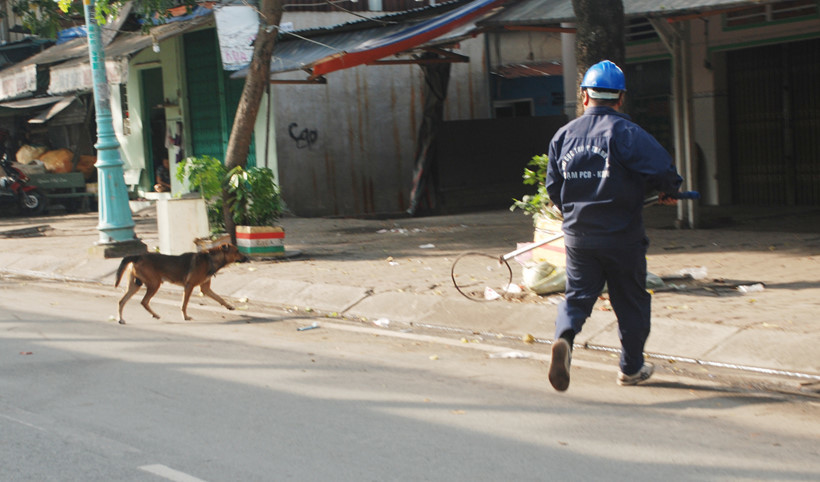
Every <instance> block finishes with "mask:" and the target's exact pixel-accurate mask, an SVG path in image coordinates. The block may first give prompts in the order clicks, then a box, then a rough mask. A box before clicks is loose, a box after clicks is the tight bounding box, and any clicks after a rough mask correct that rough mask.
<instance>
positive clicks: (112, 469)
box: [0, 277, 820, 481]
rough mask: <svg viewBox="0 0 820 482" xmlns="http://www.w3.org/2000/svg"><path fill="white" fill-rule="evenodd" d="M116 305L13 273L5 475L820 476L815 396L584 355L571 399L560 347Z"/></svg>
mask: <svg viewBox="0 0 820 482" xmlns="http://www.w3.org/2000/svg"><path fill="white" fill-rule="evenodd" d="M119 295H120V292H119V291H116V290H114V289H113V288H110V287H102V286H101V287H93V286H87V285H72V284H67V283H63V282H48V281H35V280H22V279H18V278H8V277H6V278H0V480H3V481H18V480H32V481H34V480H36V481H45V480H83V481H94V480H101V481H102V480H105V481H112V480H146V481H161V480H173V481H195V480H205V481H234V480H243V481H255V480H260V481H268V480H271V481H275V480H298V481H312V480H317V481H318V480H322V481H329V480H333V481H348V480H350V481H353V480H356V481H364V480H379V481H382V480H412V481H415V480H435V481H438V480H441V481H445V480H446V481H453V480H488V481H499V480H505V481H522V480H627V479H628V480H698V481H702V480H818V479H820V443H818V438H817V434H818V433H820V404H818V403H817V401H816V400H812V399H810V398H807V397H797V396H791V395H785V394H778V393H769V392H761V391H753V390H741V389H738V388H737V387H733V386H728V385H725V384H723V383H721V382H720V381H719V380H718V381H709V380H702V379H699V378H697V377H687V376H681V375H680V374H676V373H669V372H660V373H658V374H657V375H656V376H655V377H654V378H653V380H652V381H651V383H650V384H648V385H646V386H640V387H619V386H617V385H616V384H615V373H616V370H617V362H616V360H615V359H614V358H612V357H610V356H609V355H601V354H594V353H586V352H584V353H579V354H577V355H576V359H575V360H574V361H573V380H572V385H571V386H570V389H569V391H568V392H566V393H563V394H559V393H556V392H554V391H552V389H551V388H550V387H549V385H548V383H547V381H546V367H547V364H546V362H545V361H544V360H545V354H546V347H538V346H536V347H527V346H523V347H522V346H503V345H501V344H499V343H498V342H497V341H496V340H479V339H477V338H475V337H467V338H464V339H461V335H456V336H444V335H434V334H429V333H421V332H415V331H414V332H400V331H394V330H389V329H384V328H380V327H378V326H375V325H374V324H373V323H366V322H354V321H345V320H339V319H327V318H323V319H316V318H314V317H312V314H311V313H309V312H308V313H306V312H288V311H273V310H270V309H267V308H265V309H263V308H262V307H254V306H248V307H247V309H239V310H237V311H233V312H229V311H226V310H224V309H223V308H222V307H220V306H218V305H217V304H216V303H215V302H212V301H211V300H207V299H203V298H196V299H195V300H193V301H192V305H191V307H190V308H189V310H190V313H191V314H192V316H193V317H194V320H193V321H191V322H182V321H181V318H180V315H179V310H178V304H179V299H177V297H176V296H165V295H164V294H161V295H160V296H158V297H157V298H155V301H154V302H153V303H152V305H153V306H154V309H155V310H156V311H158V312H159V313H160V314H161V315H162V317H163V318H162V319H160V320H154V319H152V318H150V316H149V315H148V314H147V313H146V312H145V311H144V310H143V309H142V308H141V307H140V306H139V303H138V300H139V297H140V295H139V294H138V295H137V296H136V297H135V298H134V299H133V300H132V301H131V302H130V303H129V305H128V306H127V307H126V312H125V315H126V319H127V320H128V324H127V325H118V324H117V323H116V322H114V321H113V315H114V314H115V312H116V306H115V305H116V300H117V299H118V297H119ZM242 308H245V306H242ZM313 323H317V324H318V328H315V329H309V330H303V331H299V330H298V328H300V327H306V326H310V325H311V324H313ZM511 353H519V354H521V355H522V356H526V357H529V358H504V357H503V356H505V355H508V354H511ZM492 356H500V357H499V358H494V357H492Z"/></svg>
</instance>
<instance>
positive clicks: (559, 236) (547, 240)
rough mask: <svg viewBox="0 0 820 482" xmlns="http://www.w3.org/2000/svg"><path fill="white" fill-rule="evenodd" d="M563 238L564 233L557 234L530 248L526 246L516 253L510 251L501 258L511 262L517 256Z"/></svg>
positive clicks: (531, 245)
mask: <svg viewBox="0 0 820 482" xmlns="http://www.w3.org/2000/svg"><path fill="white" fill-rule="evenodd" d="M563 237H564V233H560V234H556V235H555V236H551V237H549V238H546V239H542V240H541V241H538V242H537V243H535V244H530V245H528V246H524V247H523V248H518V249H516V250H515V251H510V252H509V253H507V254H505V255H503V256H501V259H503V260H504V261H509V260H511V259H513V258H515V257H516V256H518V255H519V254H524V253H526V252H527V251H532V250H533V249H535V248H540V247H541V246H543V245H545V244H549V243H551V242H553V241H555V240H556V239H561V238H563Z"/></svg>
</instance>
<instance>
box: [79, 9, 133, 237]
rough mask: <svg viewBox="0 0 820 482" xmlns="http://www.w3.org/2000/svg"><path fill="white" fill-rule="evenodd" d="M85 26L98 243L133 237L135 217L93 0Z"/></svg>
mask: <svg viewBox="0 0 820 482" xmlns="http://www.w3.org/2000/svg"><path fill="white" fill-rule="evenodd" d="M83 10H84V13H85V24H86V27H87V28H88V53H89V55H90V58H91V75H92V79H93V82H94V107H95V109H96V112H97V143H96V144H94V147H95V148H96V149H97V162H96V164H94V166H95V167H96V168H97V189H98V192H99V203H98V206H99V207H98V211H99V219H100V223H99V224H98V225H97V230H99V232H100V240H99V243H98V244H113V243H119V242H125V241H134V240H135V239H136V235H135V234H134V219H133V218H132V217H131V208H130V206H129V205H128V188H127V187H126V186H125V178H124V177H123V170H122V164H123V163H122V160H121V159H120V151H119V149H120V143H119V141H117V136H116V134H115V133H114V123H113V122H112V120H111V119H112V117H111V91H110V89H109V88H108V79H107V77H106V73H105V52H104V50H103V45H102V41H101V40H100V26H99V25H98V24H97V19H96V15H95V4H94V0H83Z"/></svg>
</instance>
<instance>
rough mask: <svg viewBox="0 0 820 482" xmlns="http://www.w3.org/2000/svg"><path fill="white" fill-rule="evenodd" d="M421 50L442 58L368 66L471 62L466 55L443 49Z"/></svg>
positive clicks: (379, 61)
mask: <svg viewBox="0 0 820 482" xmlns="http://www.w3.org/2000/svg"><path fill="white" fill-rule="evenodd" d="M421 50H423V51H425V52H430V53H434V54H437V55H440V56H441V57H439V58H436V59H420V58H418V57H413V58H410V59H393V60H374V61H372V62H368V63H367V65H407V64H453V63H468V62H470V57H467V56H466V55H460V54H457V53H455V52H451V51H449V50H444V49H441V48H436V47H429V48H424V49H421Z"/></svg>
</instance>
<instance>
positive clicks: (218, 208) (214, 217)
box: [176, 156, 230, 249]
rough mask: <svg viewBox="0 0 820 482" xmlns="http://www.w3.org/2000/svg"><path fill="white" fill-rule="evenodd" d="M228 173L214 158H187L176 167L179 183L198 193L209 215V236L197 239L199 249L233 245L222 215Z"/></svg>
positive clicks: (195, 241)
mask: <svg viewBox="0 0 820 482" xmlns="http://www.w3.org/2000/svg"><path fill="white" fill-rule="evenodd" d="M226 174H227V171H226V170H225V166H224V165H223V164H222V162H221V161H220V160H219V159H217V158H215V157H212V156H200V157H186V158H185V159H183V160H182V161H181V162H180V163H179V164H177V172H176V178H177V180H179V181H180V182H182V183H185V185H186V186H187V188H188V189H190V190H191V191H196V192H199V194H200V197H201V198H202V199H203V201H204V202H205V207H206V210H207V213H208V227H209V230H210V236H209V237H207V238H197V239H196V240H194V243H195V244H196V245H197V246H198V247H199V248H200V249H208V248H211V247H213V246H215V245H219V244H222V243H225V242H230V235H228V234H226V233H225V218H224V217H223V216H222V204H223V203H222V185H223V183H224V182H225V177H226Z"/></svg>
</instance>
